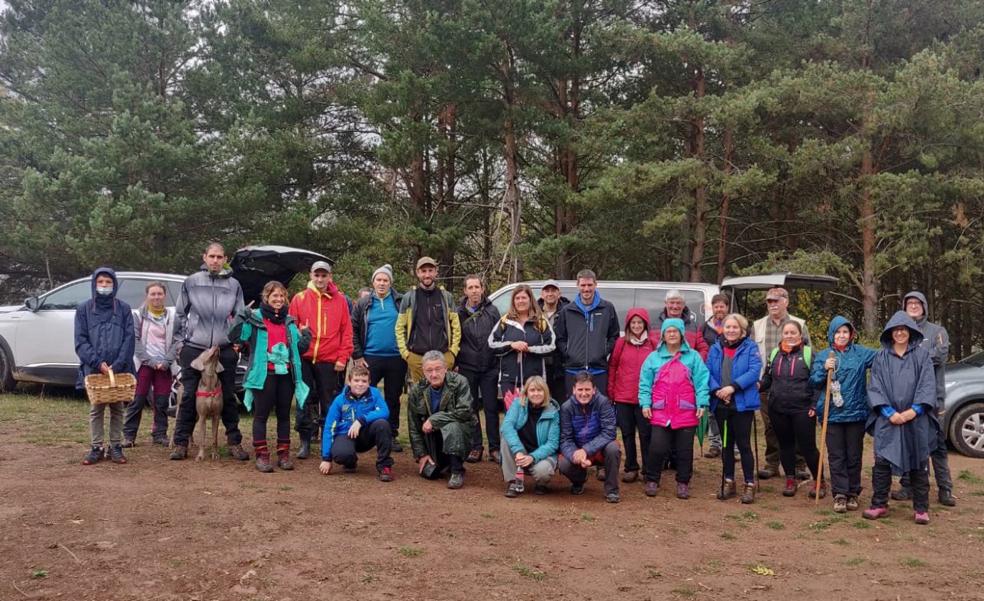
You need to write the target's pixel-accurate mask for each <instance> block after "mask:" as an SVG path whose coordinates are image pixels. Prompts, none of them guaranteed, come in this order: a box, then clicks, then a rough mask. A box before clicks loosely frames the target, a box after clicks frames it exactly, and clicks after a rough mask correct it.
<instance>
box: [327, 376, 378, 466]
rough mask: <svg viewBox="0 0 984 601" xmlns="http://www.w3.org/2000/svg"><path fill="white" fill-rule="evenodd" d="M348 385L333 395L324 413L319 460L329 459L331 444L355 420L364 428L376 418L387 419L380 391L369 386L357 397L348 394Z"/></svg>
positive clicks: (345, 432)
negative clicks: (333, 398)
mask: <svg viewBox="0 0 984 601" xmlns="http://www.w3.org/2000/svg"><path fill="white" fill-rule="evenodd" d="M350 394H351V392H350V391H349V387H348V385H346V386H345V388H343V389H342V392H341V393H339V395H338V396H336V397H335V400H334V401H332V403H331V406H330V407H329V408H328V413H327V414H326V415H325V429H324V432H323V433H322V435H321V460H322V461H331V445H332V443H334V442H335V437H336V436H338V435H339V434H348V431H349V428H351V427H352V424H354V423H355V422H356V421H358V422H359V423H361V424H362V427H363V428H365V427H366V426H368V425H369V424H371V423H372V422H374V421H376V420H378V419H389V414H390V412H389V407H388V406H387V405H386V401H385V400H384V399H383V395H382V393H380V392H379V389H378V388H376V387H375V386H370V387H369V389H368V390H366V394H364V395H362V396H361V397H359V398H352V397H351V396H350Z"/></svg>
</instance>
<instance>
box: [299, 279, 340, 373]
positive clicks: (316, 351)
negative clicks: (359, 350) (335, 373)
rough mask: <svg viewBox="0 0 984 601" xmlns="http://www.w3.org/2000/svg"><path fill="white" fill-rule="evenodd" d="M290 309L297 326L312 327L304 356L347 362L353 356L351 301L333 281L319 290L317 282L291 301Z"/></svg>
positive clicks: (323, 361) (326, 361) (325, 361)
mask: <svg viewBox="0 0 984 601" xmlns="http://www.w3.org/2000/svg"><path fill="white" fill-rule="evenodd" d="M287 313H288V314H289V315H290V316H291V317H293V318H294V319H295V320H297V326H298V327H299V328H300V327H303V326H305V325H306V326H307V327H308V328H309V329H310V330H311V345H310V346H309V347H308V350H307V351H306V352H305V353H304V354H303V355H302V356H301V358H302V359H304V360H307V361H311V362H312V363H336V362H338V361H341V362H342V363H345V362H347V361H348V360H349V357H351V356H352V320H351V318H350V316H349V308H348V303H347V302H346V301H345V297H344V296H343V295H342V293H341V292H340V291H339V290H338V287H337V286H335V284H334V283H333V282H329V283H328V290H327V291H326V292H323V293H322V292H318V289H317V288H315V286H314V282H308V287H307V288H306V289H304V290H302V291H301V292H298V293H297V294H296V295H295V296H294V298H292V299H291V301H290V308H289V309H288V311H287Z"/></svg>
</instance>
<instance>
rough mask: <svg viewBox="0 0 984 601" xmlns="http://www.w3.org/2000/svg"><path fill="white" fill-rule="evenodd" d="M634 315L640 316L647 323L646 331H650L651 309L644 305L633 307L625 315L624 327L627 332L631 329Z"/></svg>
mask: <svg viewBox="0 0 984 601" xmlns="http://www.w3.org/2000/svg"><path fill="white" fill-rule="evenodd" d="M633 317H638V318H639V319H641V320H642V322H643V323H644V324H646V331H647V332H648V331H649V311H647V310H646V309H644V308H642V307H632V308H631V309H629V312H628V313H627V314H626V315H625V327H623V328H622V329H623V330H625V331H626V332H628V331H629V322H630V321H632V318H633Z"/></svg>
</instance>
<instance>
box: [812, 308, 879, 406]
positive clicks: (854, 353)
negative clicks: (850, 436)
mask: <svg viewBox="0 0 984 601" xmlns="http://www.w3.org/2000/svg"><path fill="white" fill-rule="evenodd" d="M841 326H847V327H848V328H850V330H851V337H852V340H851V342H849V343H848V345H847V348H846V349H844V352H840V351H837V350H835V349H834V332H836V331H837V330H838V328H840V327H841ZM853 337H854V324H852V323H851V322H850V321H848V320H847V318H846V317H842V316H840V315H837V316H835V317H834V318H833V319H832V320H830V326H829V327H828V328H827V342H829V343H830V348H826V349H824V350H822V351H820V352H819V353H817V354H816V355H815V356H814V357H813V369H812V370H811V371H810V381H811V382H812V383H813V385H814V386H817V387H819V388H820V396H819V397H818V399H817V419H819V420H822V419H823V413H824V411H825V410H826V407H825V406H824V403H825V401H826V398H827V395H826V392H827V370H826V369H824V368H823V364H824V363H826V362H827V358H828V357H830V355H831V354H833V355H834V356H835V357H836V358H837V369H836V370H835V371H834V377H835V378H836V379H837V381H838V382H840V389H841V396H842V397H843V398H844V404H843V405H842V406H840V407H837V406H836V405H834V404H833V399H831V404H830V407H831V410H830V418H829V420H830V422H831V423H849V422H863V421H866V420H867V419H868V414H869V413H870V412H871V408H870V407H868V377H867V376H868V370H869V369H870V368H871V364H872V362H874V360H875V355H877V354H878V351H875V350H873V349H870V348H867V347H864V346H861V345H860V344H857V343H855V342H854V340H853Z"/></svg>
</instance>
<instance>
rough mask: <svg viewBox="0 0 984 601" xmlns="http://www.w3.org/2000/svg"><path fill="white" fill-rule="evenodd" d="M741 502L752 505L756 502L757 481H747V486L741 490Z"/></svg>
mask: <svg viewBox="0 0 984 601" xmlns="http://www.w3.org/2000/svg"><path fill="white" fill-rule="evenodd" d="M741 502H742V503H743V504H745V505H751V504H752V503H754V502H755V483H754V482H746V483H745V487H744V488H743V489H742V491H741Z"/></svg>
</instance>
